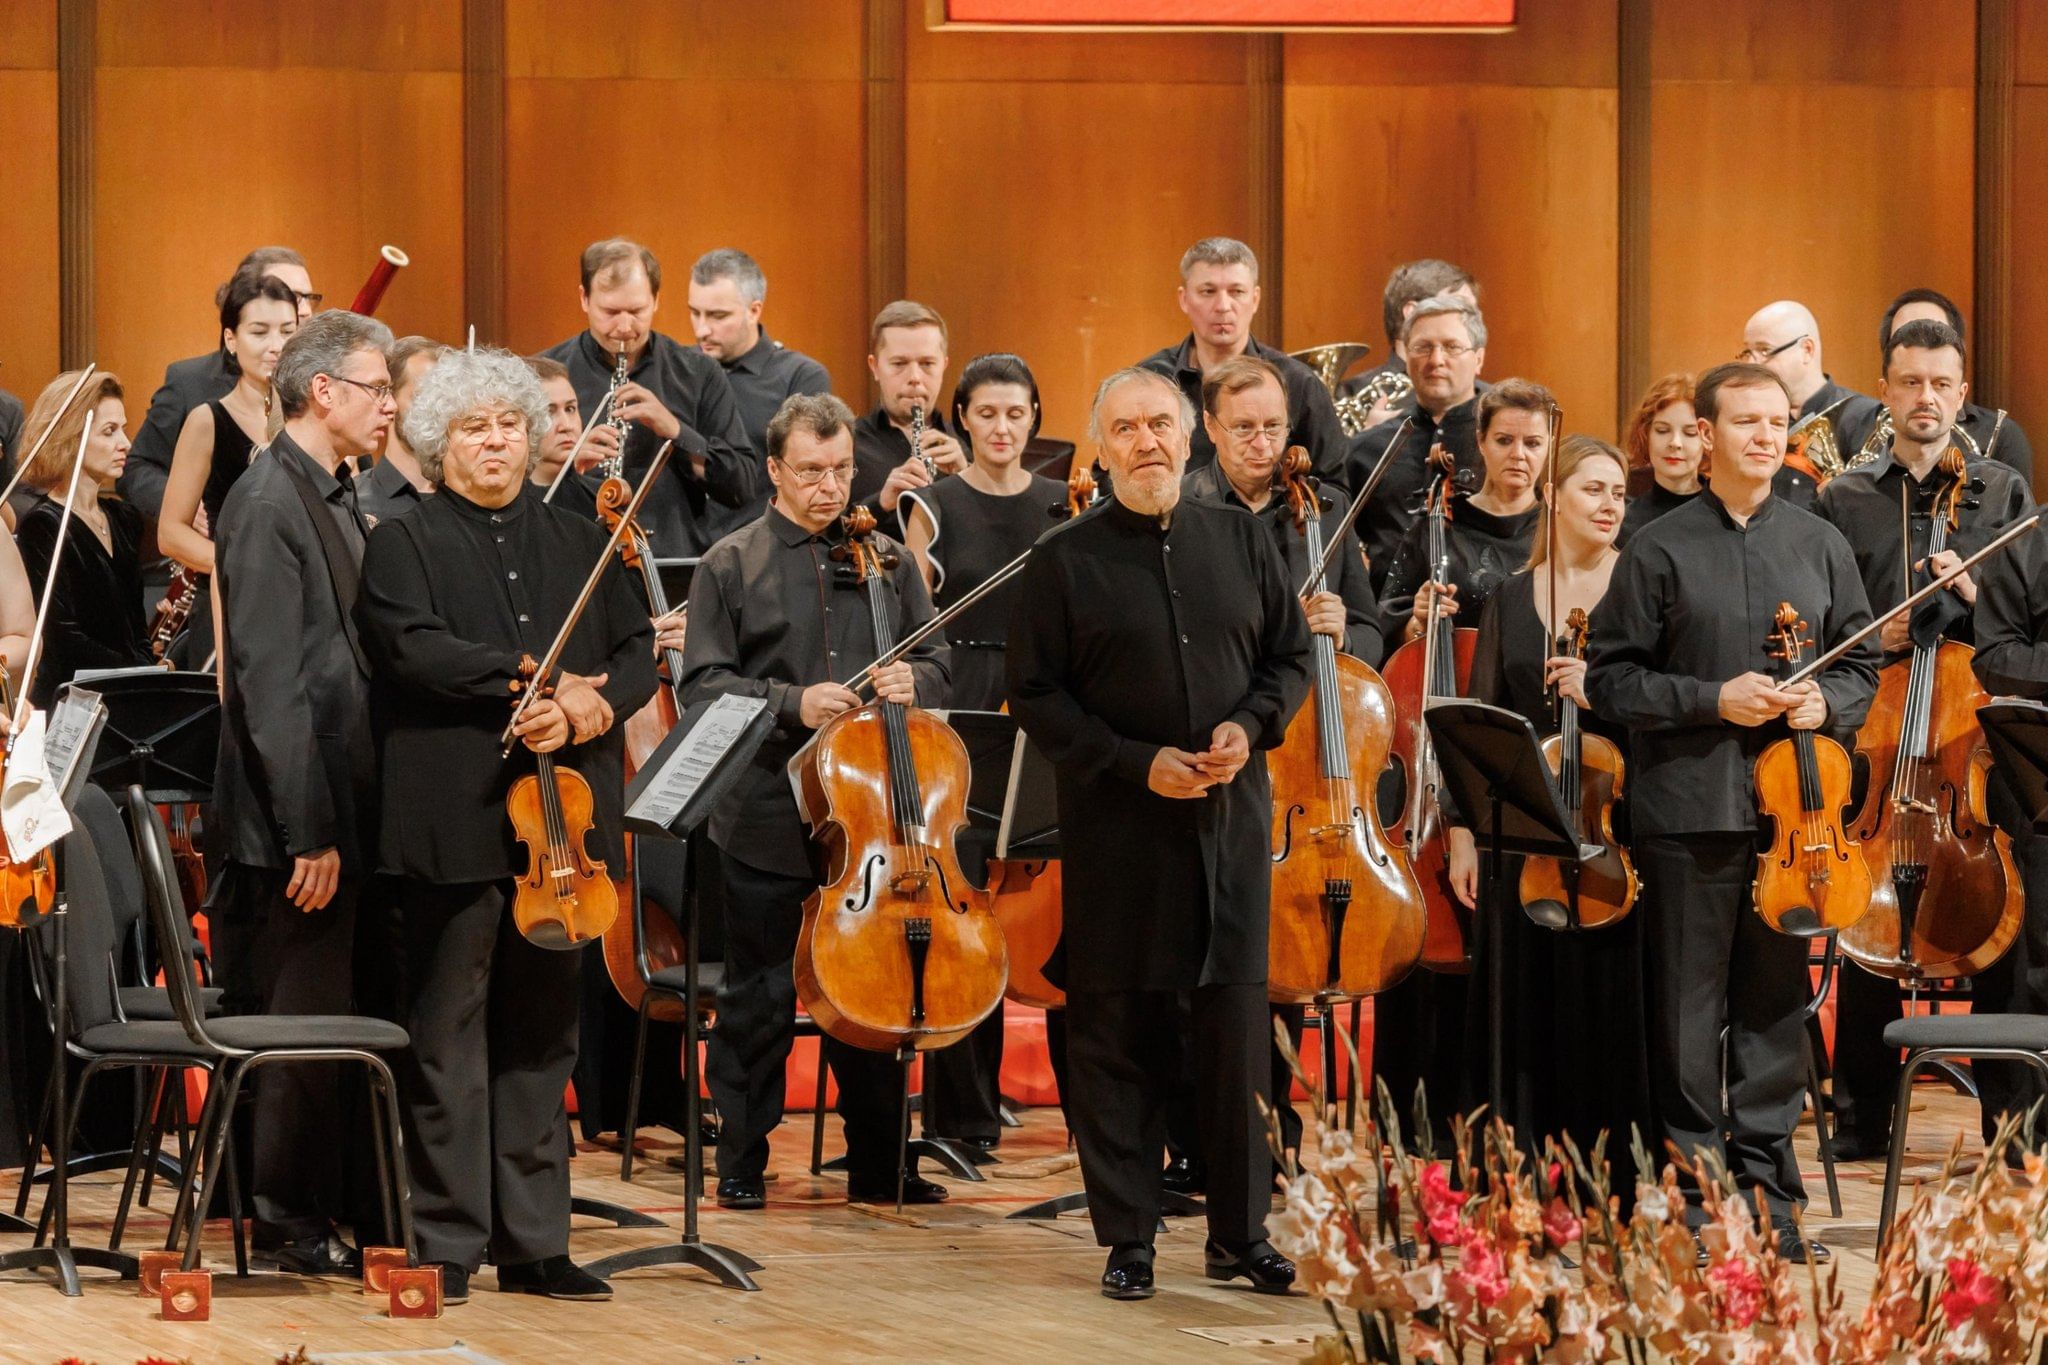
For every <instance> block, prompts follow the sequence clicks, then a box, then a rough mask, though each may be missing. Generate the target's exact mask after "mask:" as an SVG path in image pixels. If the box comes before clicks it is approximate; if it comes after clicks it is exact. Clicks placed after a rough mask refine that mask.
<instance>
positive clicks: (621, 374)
mask: <svg viewBox="0 0 2048 1365" xmlns="http://www.w3.org/2000/svg"><path fill="white" fill-rule="evenodd" d="M625 383H626V344H625V343H624V342H623V341H622V342H620V343H619V363H618V365H617V366H616V367H614V368H613V370H612V389H611V399H612V401H611V403H610V405H609V407H608V409H607V410H606V413H605V419H604V420H605V425H606V426H608V427H610V428H611V429H612V430H613V431H616V432H617V433H619V448H618V451H617V453H615V454H614V455H612V456H611V458H609V459H607V460H606V461H605V462H604V476H605V477H606V478H608V479H617V478H623V477H625V473H626V438H627V437H628V436H631V435H632V434H633V424H632V423H631V422H629V421H627V420H626V419H625V418H623V417H621V416H619V389H620V388H621V387H622V386H623V385H624V384H625Z"/></svg>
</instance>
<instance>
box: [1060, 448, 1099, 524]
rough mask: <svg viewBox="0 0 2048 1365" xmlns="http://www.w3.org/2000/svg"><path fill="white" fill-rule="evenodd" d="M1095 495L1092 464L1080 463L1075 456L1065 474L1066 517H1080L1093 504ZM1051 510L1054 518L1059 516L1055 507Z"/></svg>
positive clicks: (1093, 467)
mask: <svg viewBox="0 0 2048 1365" xmlns="http://www.w3.org/2000/svg"><path fill="white" fill-rule="evenodd" d="M1095 495H1096V488H1095V466H1094V464H1093V463H1092V462H1091V463H1086V464H1084V463H1082V462H1081V460H1080V458H1079V457H1078V456H1077V457H1076V458H1075V460H1074V465H1073V469H1072V470H1071V471H1070V472H1069V473H1068V474H1067V515H1068V516H1070V517H1078V516H1080V515H1081V514H1082V513H1083V512H1085V511H1087V510H1088V508H1089V507H1090V506H1091V505H1092V504H1093V503H1094V502H1095ZM1052 510H1053V514H1054V515H1055V516H1057V515H1058V514H1059V509H1058V508H1057V507H1055V508H1054V509H1052Z"/></svg>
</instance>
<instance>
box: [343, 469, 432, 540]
mask: <svg viewBox="0 0 2048 1365" xmlns="http://www.w3.org/2000/svg"><path fill="white" fill-rule="evenodd" d="M355 490H356V510H357V511H359V512H361V513H362V514H363V520H364V521H365V522H367V523H368V524H369V525H370V527H371V528H372V529H375V528H376V526H377V524H378V523H379V522H385V521H390V520H391V519H392V518H393V517H402V516H404V515H405V514H406V513H407V512H410V511H412V509H413V508H415V507H417V506H419V505H420V500H421V499H422V498H425V497H429V496H431V495H430V494H426V493H422V492H420V490H419V489H417V488H415V487H414V486H413V482H412V480H411V479H408V478H407V477H406V476H405V474H404V472H403V471H401V470H400V469H399V468H398V466H397V465H395V464H393V463H391V461H389V460H379V461H377V463H375V464H373V465H371V466H370V467H369V468H368V469H365V470H364V471H363V472H362V473H360V474H358V475H356V477H355Z"/></svg>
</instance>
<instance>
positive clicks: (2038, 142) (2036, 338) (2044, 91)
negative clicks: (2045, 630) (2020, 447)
mask: <svg viewBox="0 0 2048 1365" xmlns="http://www.w3.org/2000/svg"><path fill="white" fill-rule="evenodd" d="M2041 33H2042V38H2043V42H2042V44H2041V46H2042V47H2043V48H2048V25H2042V26H2041ZM2041 58H2042V59H2041V60H2040V61H2039V62H2038V64H2037V65H2036V66H2035V67H2034V68H2033V69H2034V72H2035V73H2036V80H2035V83H2034V84H2022V85H2020V86H2019V87H2018V88H2017V89H2015V90H2014V92H2013V137H2012V145H2013V148H2014V156H2013V166H2012V242H2013V251H2014V253H2015V256H2016V258H2017V259H2015V260H2014V262H2013V270H2012V301H2011V302H2012V314H2011V317H2010V319H2009V323H2008V328H2007V332H2006V355H2007V384H2006V391H2005V392H2004V393H2002V394H1985V395H1983V399H1982V401H1984V402H1987V403H1990V404H1993V405H1994V406H1997V407H2003V408H2009V409H2010V410H2011V411H2012V414H2013V416H2014V417H2015V418H2017V419H2018V420H2019V421H2020V423H2021V424H2022V425H2023V426H2025V427H2026V429H2027V435H2028V437H2029V438H2030V439H2031V440H2032V441H2033V443H2034V452H2035V455H2034V468H2035V470H2036V471H2040V470H2041V468H2042V466H2043V462H2044V461H2048V228H2044V225H2048V159H2044V158H2043V157H2042V156H2041V154H2040V149H2041V148H2042V147H2044V146H2048V51H2044V52H2042V53H2041ZM2022 69H2023V70H2024V69H2025V68H2024V67H2023V68H2022ZM2035 491H2036V494H2037V496H2038V495H2040V494H2041V493H2043V492H2048V488H2044V487H2043V483H2042V480H2041V479H2040V477H2039V475H2038V472H2037V476H2036V487H2035Z"/></svg>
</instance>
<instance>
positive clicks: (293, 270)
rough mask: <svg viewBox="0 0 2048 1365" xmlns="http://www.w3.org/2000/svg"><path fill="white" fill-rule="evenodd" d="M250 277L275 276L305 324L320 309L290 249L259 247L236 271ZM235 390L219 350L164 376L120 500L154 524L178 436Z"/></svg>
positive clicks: (301, 261)
mask: <svg viewBox="0 0 2048 1365" xmlns="http://www.w3.org/2000/svg"><path fill="white" fill-rule="evenodd" d="M245 271H253V272H254V273H256V274H259V275H270V276H273V277H275V278H277V279H280V280H283V281H284V282H285V284H286V285H288V286H290V288H291V291H292V295H293V297H294V298H296V299H297V300H298V302H299V322H300V323H301V324H303V323H304V322H305V321H306V319H307V318H309V317H311V316H313V310H315V309H316V308H318V307H319V306H320V299H321V295H319V294H317V293H315V292H314V290H313V278H312V276H311V275H310V274H308V273H307V271H306V258H305V257H303V256H301V255H299V253H298V252H296V251H294V250H292V249H291V248H290V247H288V246H260V247H257V248H256V249H255V250H254V251H252V252H250V253H249V254H248V255H246V256H244V257H243V258H242V260H241V263H240V264H239V265H237V266H236V267H235V274H237V275H240V274H242V273H243V272H245ZM227 293H228V286H227V285H226V284H223V285H221V287H220V288H218V289H216V290H214V293H213V301H214V306H215V307H216V308H218V307H219V305H220V302H221V300H222V299H225V298H226V297H227ZM234 387H235V376H234V372H233V371H231V370H230V369H228V359H227V353H226V352H225V351H223V350H222V349H221V348H220V347H219V346H215V347H214V348H213V349H212V350H211V351H209V352H208V353H207V354H205V355H195V356H192V357H191V358H189V359H186V360H174V361H172V362H171V364H170V366H169V367H168V368H167V369H165V370H164V382H163V384H162V386H161V387H159V388H158V389H157V391H156V396H155V397H154V398H152V399H150V400H149V415H148V416H147V417H145V418H143V420H142V430H141V431H138V432H137V433H135V448H134V449H133V450H131V451H129V452H128V468H127V469H126V471H124V472H123V473H122V475H121V496H122V497H123V498H125V499H127V500H128V502H130V503H131V504H133V505H134V506H136V507H139V508H141V509H142V511H143V512H144V514H145V515H147V516H148V517H149V518H150V519H151V520H152V521H154V520H155V519H156V517H157V516H158V514H159V513H160V512H161V511H162V509H163V503H164V483H165V481H166V480H168V479H169V478H170V477H171V452H172V451H174V450H176V449H177V446H178V433H179V432H180V431H182V430H183V429H184V426H185V416H186V414H187V413H189V412H191V411H192V409H194V408H198V407H204V406H205V405H206V404H208V403H210V402H212V401H213V400H214V399H216V398H224V397H226V396H227V394H228V392H229V391H230V390H232V389H233V388H234Z"/></svg>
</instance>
